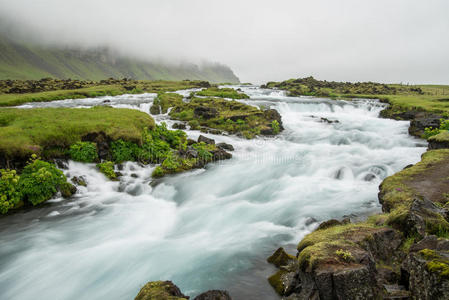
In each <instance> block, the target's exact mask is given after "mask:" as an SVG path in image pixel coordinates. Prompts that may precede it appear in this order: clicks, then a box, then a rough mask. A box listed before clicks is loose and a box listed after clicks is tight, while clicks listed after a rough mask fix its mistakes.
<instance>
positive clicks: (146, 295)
mask: <svg viewBox="0 0 449 300" xmlns="http://www.w3.org/2000/svg"><path fill="white" fill-rule="evenodd" d="M188 299H189V297H187V296H185V295H184V294H182V293H181V291H180V289H179V288H178V287H177V286H176V285H175V284H173V282H171V281H152V282H148V283H147V284H145V285H144V286H143V287H142V288H141V289H140V292H139V294H137V296H136V298H134V300H188Z"/></svg>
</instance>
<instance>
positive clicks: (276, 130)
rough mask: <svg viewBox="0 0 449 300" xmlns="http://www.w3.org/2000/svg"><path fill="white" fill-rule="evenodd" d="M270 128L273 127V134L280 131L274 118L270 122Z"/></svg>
mask: <svg viewBox="0 0 449 300" xmlns="http://www.w3.org/2000/svg"><path fill="white" fill-rule="evenodd" d="M271 128H272V129H273V133H274V134H278V133H279V131H280V126H279V122H278V121H276V120H273V121H272V122H271Z"/></svg>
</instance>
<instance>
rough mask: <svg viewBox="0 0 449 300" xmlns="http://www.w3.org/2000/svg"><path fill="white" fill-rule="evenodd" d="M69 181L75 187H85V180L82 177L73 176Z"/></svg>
mask: <svg viewBox="0 0 449 300" xmlns="http://www.w3.org/2000/svg"><path fill="white" fill-rule="evenodd" d="M71 181H72V182H73V183H74V184H76V185H80V186H87V183H86V178H85V177H84V176H74V177H72V179H71Z"/></svg>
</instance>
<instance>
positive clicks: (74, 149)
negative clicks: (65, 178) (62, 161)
mask: <svg viewBox="0 0 449 300" xmlns="http://www.w3.org/2000/svg"><path fill="white" fill-rule="evenodd" d="M69 154H70V158H71V159H73V160H75V161H81V162H88V163H89V162H94V161H96V160H98V153H97V146H96V145H95V143H91V142H77V143H75V144H73V145H72V146H70V149H69Z"/></svg>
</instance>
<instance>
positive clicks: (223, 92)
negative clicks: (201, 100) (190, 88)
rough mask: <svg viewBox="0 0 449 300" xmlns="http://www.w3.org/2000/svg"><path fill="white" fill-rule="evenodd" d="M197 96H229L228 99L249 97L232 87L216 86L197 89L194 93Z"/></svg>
mask: <svg viewBox="0 0 449 300" xmlns="http://www.w3.org/2000/svg"><path fill="white" fill-rule="evenodd" d="M195 94H196V95H198V96H206V97H219V98H230V99H249V96H248V95H246V94H244V93H241V92H238V91H237V90H235V89H232V88H221V89H219V88H217V87H210V88H208V89H205V90H202V91H199V92H196V93H195Z"/></svg>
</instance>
